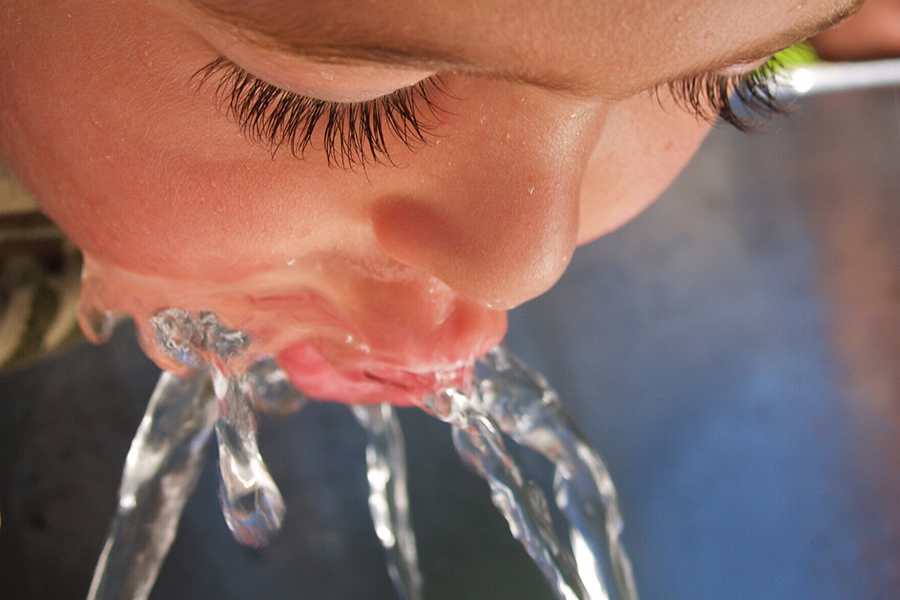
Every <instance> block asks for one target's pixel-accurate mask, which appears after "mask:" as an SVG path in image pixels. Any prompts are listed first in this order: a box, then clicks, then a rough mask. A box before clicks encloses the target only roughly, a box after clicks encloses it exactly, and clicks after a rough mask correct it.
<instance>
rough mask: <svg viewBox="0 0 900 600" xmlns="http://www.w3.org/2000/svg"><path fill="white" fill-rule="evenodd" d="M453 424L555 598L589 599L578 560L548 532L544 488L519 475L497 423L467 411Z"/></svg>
mask: <svg viewBox="0 0 900 600" xmlns="http://www.w3.org/2000/svg"><path fill="white" fill-rule="evenodd" d="M452 425H453V442H454V445H455V446H456V450H457V452H458V453H459V455H460V456H461V457H462V458H463V460H465V461H466V462H467V463H468V464H469V465H471V466H472V467H473V468H474V469H475V471H476V472H477V473H478V474H480V475H481V476H482V477H484V479H485V480H487V482H488V484H489V485H490V488H491V499H492V501H493V502H494V506H496V507H497V509H498V510H499V511H500V512H501V513H503V516H504V517H506V521H507V523H508V524H509V528H510V531H511V532H512V534H513V537H515V538H516V539H517V540H519V542H520V543H521V544H522V545H523V546H524V547H525V550H526V551H527V552H528V554H529V555H530V556H531V558H532V560H534V562H535V564H537V566H538V568H539V569H540V570H541V572H542V573H543V574H544V577H545V579H546V580H547V582H548V583H549V584H550V586H551V588H552V589H553V591H554V592H555V593H556V596H557V598H559V599H560V600H584V599H586V598H589V596H588V595H587V593H586V591H585V589H584V586H583V584H582V582H581V578H580V576H579V573H578V568H577V565H576V564H575V562H574V560H573V559H572V556H571V554H569V553H567V552H565V551H564V550H563V548H562V547H561V544H560V542H559V540H558V539H557V537H556V534H555V533H554V532H553V527H552V524H551V519H550V515H549V512H548V510H547V501H546V498H545V497H544V495H543V492H541V491H540V489H539V488H537V487H536V486H533V485H531V484H530V482H529V481H527V480H526V479H525V478H524V477H523V476H522V474H521V472H520V470H519V468H518V465H517V464H516V463H515V461H514V459H513V457H512V456H511V455H510V454H509V453H508V452H507V450H506V448H505V447H504V445H503V439H502V437H501V436H500V431H499V429H498V428H497V425H496V423H494V421H493V420H492V419H491V418H490V417H489V416H488V415H485V414H481V413H478V412H470V413H468V414H464V415H463V416H462V418H461V419H459V420H456V421H455V422H453V423H452Z"/></svg>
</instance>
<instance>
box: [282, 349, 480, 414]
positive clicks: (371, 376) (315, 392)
mask: <svg viewBox="0 0 900 600" xmlns="http://www.w3.org/2000/svg"><path fill="white" fill-rule="evenodd" d="M366 358H368V357H366ZM277 362H278V364H279V366H280V367H281V368H282V369H284V371H285V372H286V373H287V375H288V378H289V379H290V380H291V383H293V384H294V386H296V387H297V388H298V389H299V390H301V391H302V392H303V393H304V394H306V395H308V396H310V397H312V398H315V399H319V400H334V401H338V402H344V403H347V404H375V403H379V402H390V403H391V404H394V405H397V406H412V405H417V404H421V401H422V398H424V397H425V396H427V395H429V394H433V393H435V392H437V391H438V390H440V389H443V388H447V387H454V388H461V387H462V388H464V387H466V386H468V385H469V381H470V379H471V367H470V366H467V365H464V366H460V367H457V368H452V369H446V370H438V369H435V370H432V371H423V372H421V373H419V372H413V371H408V370H404V369H400V368H396V367H391V366H381V365H376V364H373V363H372V361H371V360H366V361H365V362H362V361H360V362H358V363H357V362H355V361H352V360H345V361H343V362H337V361H329V360H326V359H325V358H323V357H322V355H321V354H320V353H319V351H318V350H317V349H316V348H315V347H314V346H313V344H311V343H310V342H306V341H304V342H300V343H298V344H295V345H293V346H291V347H289V348H287V349H286V350H284V351H283V352H281V353H280V354H279V355H278V358H277Z"/></svg>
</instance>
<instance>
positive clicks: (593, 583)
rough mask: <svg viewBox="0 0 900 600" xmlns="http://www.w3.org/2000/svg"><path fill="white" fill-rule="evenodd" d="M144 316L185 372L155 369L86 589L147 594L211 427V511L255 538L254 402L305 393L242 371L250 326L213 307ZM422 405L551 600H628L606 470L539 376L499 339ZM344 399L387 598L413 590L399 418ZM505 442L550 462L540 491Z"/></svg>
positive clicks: (279, 505)
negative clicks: (478, 480)
mask: <svg viewBox="0 0 900 600" xmlns="http://www.w3.org/2000/svg"><path fill="white" fill-rule="evenodd" d="M151 325H152V327H153V330H154V331H155V332H156V334H157V338H158V339H157V342H158V344H159V346H160V347H161V348H162V349H163V350H164V352H166V354H168V355H169V356H170V357H172V358H173V359H175V360H177V361H178V362H180V363H181V364H183V365H185V366H188V367H190V368H192V369H194V370H195V371H194V376H193V377H191V378H188V379H178V378H176V377H175V376H173V375H171V374H169V373H166V372H164V373H163V374H162V376H161V377H160V380H159V383H158V384H157V387H156V390H155V391H154V393H153V396H152V397H151V399H150V403H149V405H148V407H147V411H146V414H145V416H144V419H143V420H142V422H141V425H140V427H139V429H138V432H137V434H136V435H135V438H134V440H133V441H132V446H131V449H130V451H129V453H128V457H127V459H126V463H125V469H124V473H123V476H122V483H121V487H120V489H119V505H118V511H117V513H116V515H115V517H114V519H113V522H112V525H111V528H110V533H109V536H108V538H107V542H106V545H105V547H104V549H103V552H102V555H101V557H100V560H99V562H98V564H97V568H96V570H95V573H94V580H93V582H92V585H91V589H90V592H89V595H88V600H113V599H116V600H144V599H145V598H147V597H148V596H149V594H150V591H151V589H152V587H153V583H154V581H155V579H156V576H157V573H158V571H159V568H160V566H161V564H162V561H163V559H164V558H165V556H166V554H167V552H168V550H169V546H170V545H171V543H172V540H173V539H174V537H175V532H176V530H177V527H178V521H179V519H180V516H181V512H182V510H183V507H184V504H185V502H186V501H187V499H188V497H189V496H190V495H191V493H192V492H193V490H194V488H195V486H196V482H197V478H198V476H199V472H200V469H201V468H202V464H203V459H204V456H205V449H206V447H207V446H208V444H207V442H208V439H209V437H210V435H211V432H212V431H213V430H214V431H215V433H216V440H217V448H218V457H219V473H220V501H221V505H222V512H223V514H224V516H225V522H226V523H227V524H228V527H229V528H230V529H231V531H232V533H233V535H234V537H235V538H236V539H237V540H238V541H239V542H241V543H243V544H248V545H252V546H260V545H264V544H266V543H267V542H268V541H269V540H271V539H272V538H273V536H275V535H276V534H277V533H278V530H279V528H280V526H281V522H282V519H283V517H284V501H283V500H282V497H281V493H280V492H279V491H278V487H277V486H276V485H275V482H274V481H273V480H272V477H271V476H270V475H269V472H268V470H267V469H266V466H265V462H264V461H263V458H262V456H261V455H260V453H259V449H258V447H257V430H256V410H264V411H266V412H269V413H273V414H286V413H289V412H292V411H295V410H299V409H300V408H302V406H304V405H305V404H306V401H307V400H306V398H305V397H304V396H303V395H302V394H300V393H299V392H297V391H296V390H295V389H294V388H293V387H292V386H291V385H290V383H289V382H288V380H287V377H286V376H285V375H284V373H283V372H281V371H280V370H279V369H278V367H277V366H276V365H275V363H274V362H273V361H272V360H270V359H264V360H261V361H258V362H256V363H255V364H253V365H252V366H251V367H250V368H249V369H247V368H241V367H240V365H242V364H243V362H242V361H240V360H234V359H236V358H239V357H241V356H242V354H243V353H244V351H245V350H246V348H247V347H248V346H249V344H250V343H251V340H250V338H249V336H247V335H246V334H244V333H242V332H239V331H233V330H229V329H228V328H226V327H224V326H223V325H222V324H221V323H220V322H219V320H218V319H217V318H216V316H215V315H213V314H212V313H208V312H207V313H203V312H201V313H191V312H187V311H181V310H176V309H168V310H165V311H161V312H160V313H157V315H155V316H154V317H153V318H152V319H151ZM234 365H239V366H238V367H235V366H234ZM421 408H423V409H424V410H426V411H427V412H429V413H431V414H433V415H434V416H436V417H438V418H440V419H442V420H444V421H446V422H448V423H450V425H451V428H452V432H453V441H454V444H455V447H456V449H457V452H458V453H459V455H460V456H461V457H462V459H463V460H464V461H465V462H466V463H467V464H468V465H470V466H471V467H472V468H473V469H474V470H475V471H476V472H477V473H479V474H480V475H481V476H482V477H484V478H485V480H486V481H487V482H488V484H489V486H490V489H491V497H492V500H493V502H494V504H495V505H496V506H497V508H498V509H499V510H500V511H501V512H502V513H503V515H504V516H505V517H506V520H507V522H508V523H509V526H510V530H511V532H512V534H513V535H514V536H515V537H516V539H518V540H519V541H520V542H521V543H522V544H523V546H524V547H525V548H526V550H527V551H528V553H529V554H530V555H531V557H532V559H534V561H535V563H536V564H537V565H538V567H539V568H540V570H541V571H542V573H543V574H544V576H545V578H546V579H547V582H548V584H549V585H550V586H551V588H552V589H553V591H554V592H555V594H556V596H557V597H558V598H559V599H560V600H636V599H637V593H636V591H635V586H634V581H633V577H632V574H631V567H630V564H629V561H628V557H627V555H626V554H625V551H624V549H623V547H622V545H621V542H620V540H619V536H620V532H621V529H622V519H621V516H620V512H619V507H618V503H617V500H616V493H615V488H614V487H613V484H612V480H611V479H610V477H609V474H608V472H607V470H606V468H605V466H604V465H603V462H602V461H601V460H600V458H599V456H597V453H596V452H595V451H594V450H593V449H592V448H591V447H590V446H589V445H588V444H587V442H586V441H585V440H584V438H583V437H582V436H581V435H580V434H579V433H578V431H577V430H576V428H575V427H574V426H573V424H572V423H571V421H570V420H569V419H568V417H567V416H566V415H565V413H564V412H563V410H562V406H561V404H560V402H559V399H558V397H557V395H556V393H555V392H554V391H553V390H552V389H551V388H550V387H549V385H547V383H546V381H545V380H544V379H543V378H542V377H541V376H539V375H537V374H535V373H534V372H532V371H530V370H529V369H528V368H527V367H525V365H523V364H522V363H521V362H519V361H518V360H517V359H516V358H515V357H513V356H512V355H511V354H510V353H509V352H508V351H506V350H505V349H504V348H502V347H498V348H495V349H494V350H493V351H491V352H490V353H488V354H487V355H486V356H484V357H482V358H481V359H479V361H478V363H477V365H476V369H475V379H474V386H473V389H472V390H466V391H465V393H464V392H463V391H461V390H455V389H446V390H444V391H442V392H441V393H438V394H435V395H434V396H430V397H428V398H425V399H424V400H423V403H422V406H421ZM352 410H353V413H354V415H355V416H356V418H357V420H358V421H359V423H360V424H361V425H362V426H363V428H364V429H365V430H366V432H367V436H368V437H367V446H366V464H367V478H368V483H369V490H370V492H369V508H370V511H371V515H372V521H373V524H374V526H375V532H376V534H377V536H378V539H379V540H380V541H381V543H382V545H383V546H384V549H385V553H386V557H387V569H388V572H389V574H390V576H391V578H392V580H393V582H394V585H395V587H396V589H397V592H398V595H399V596H400V598H402V599H403V600H422V599H423V598H424V592H423V589H424V585H423V579H422V575H421V572H420V571H419V566H418V555H417V552H416V543H415V535H414V531H413V528H412V524H411V518H410V510H411V507H410V506H409V498H408V494H407V479H406V477H407V476H406V457H405V450H404V444H403V434H402V431H401V429H400V423H399V420H398V419H397V415H396V413H395V411H394V409H393V407H391V406H390V405H387V404H385V405H375V406H358V407H353V409H352ZM509 443H513V444H519V445H521V446H523V447H526V448H530V449H531V450H533V451H535V452H537V453H538V454H540V455H541V456H543V457H544V458H545V459H546V460H547V461H549V464H551V465H552V466H553V470H554V477H553V483H552V489H550V490H547V492H549V497H550V500H549V501H548V494H547V493H545V491H543V490H542V489H541V488H540V487H539V486H538V485H537V484H535V482H534V476H533V474H532V473H530V472H529V469H530V468H531V467H529V466H528V463H521V462H520V461H517V460H516V458H515V456H514V453H511V452H510V451H509V450H508V444H509ZM551 507H553V508H554V509H555V510H551ZM553 514H559V515H562V522H554V518H553ZM557 520H558V519H557Z"/></svg>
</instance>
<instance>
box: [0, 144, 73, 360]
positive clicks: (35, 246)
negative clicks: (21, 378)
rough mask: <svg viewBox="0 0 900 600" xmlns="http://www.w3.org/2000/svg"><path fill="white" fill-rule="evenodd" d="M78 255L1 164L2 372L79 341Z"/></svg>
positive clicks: (69, 242) (0, 341) (0, 278)
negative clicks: (77, 317) (77, 313)
mask: <svg viewBox="0 0 900 600" xmlns="http://www.w3.org/2000/svg"><path fill="white" fill-rule="evenodd" d="M80 272H81V256H80V254H79V252H78V249H77V248H76V247H75V245H74V244H72V242H71V241H69V240H68V239H67V238H66V237H65V235H63V233H62V231H60V229H59V228H58V227H57V226H56V225H54V224H53V222H52V221H50V220H49V219H48V218H47V217H45V216H44V215H43V214H42V213H41V212H40V210H39V209H38V207H37V205H36V204H35V203H34V201H33V200H32V199H31V197H30V196H29V194H28V192H27V191H26V190H25V189H24V188H23V187H22V185H21V184H20V183H19V182H18V181H17V180H16V179H15V177H14V176H13V175H12V173H11V172H10V171H9V169H8V168H7V167H6V165H5V164H3V162H2V161H0V371H7V370H10V369H14V368H17V367H20V366H22V365H25V364H28V363H30V362H32V361H34V360H38V359H40V358H43V357H45V356H47V355H49V354H51V353H53V352H55V351H58V350H60V349H62V348H64V347H66V346H68V345H69V344H71V343H73V342H75V341H77V340H80V339H82V336H81V332H80V330H79V329H78V325H77V322H76V311H77V307H78V291H79V286H80Z"/></svg>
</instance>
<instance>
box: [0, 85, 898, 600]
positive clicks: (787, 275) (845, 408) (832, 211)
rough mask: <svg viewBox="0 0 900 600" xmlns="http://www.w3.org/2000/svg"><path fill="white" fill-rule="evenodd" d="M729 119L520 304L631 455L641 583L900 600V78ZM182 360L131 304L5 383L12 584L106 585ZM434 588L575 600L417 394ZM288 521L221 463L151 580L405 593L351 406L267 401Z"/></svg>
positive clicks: (633, 544)
mask: <svg viewBox="0 0 900 600" xmlns="http://www.w3.org/2000/svg"><path fill="white" fill-rule="evenodd" d="M774 129H776V130H777V131H775V132H773V133H767V134H762V135H751V136H746V135H743V134H739V133H736V132H733V131H730V130H726V129H721V130H717V131H714V132H713V133H712V135H710V137H709V138H708V140H707V141H706V142H705V144H704V145H703V147H702V149H701V151H700V153H699V154H698V155H697V157H696V158H695V159H694V161H693V162H692V163H691V165H690V166H689V168H688V169H687V170H686V171H685V172H684V173H683V174H682V176H681V177H680V178H679V179H678V181H677V182H676V184H675V185H674V186H673V188H672V189H671V190H669V192H667V193H666V194H665V195H664V197H663V198H662V199H660V200H659V202H657V203H656V204H655V205H654V206H653V207H651V208H650V209H649V210H648V211H647V212H646V213H644V214H643V215H641V216H640V217H639V218H638V219H636V220H635V221H634V222H632V223H631V224H629V225H627V226H626V227H624V228H622V229H621V230H619V231H617V232H615V233H613V234H611V235H609V236H608V237H606V238H604V239H602V240H600V241H599V242H596V243H594V244H592V245H589V246H587V247H585V248H582V249H580V250H579V251H578V252H577V253H576V256H575V259H574V261H573V263H572V265H571V267H570V268H569V270H568V272H567V273H566V275H565V276H564V277H563V279H562V280H561V281H560V282H559V284H558V285H557V286H556V287H555V288H554V289H553V290H552V291H550V292H549V293H548V294H546V295H545V296H543V297H541V298H539V299H537V300H534V301H532V302H530V303H528V304H527V305H525V306H522V307H521V308H519V309H517V310H516V311H514V312H513V313H512V315H511V318H510V334H509V337H508V344H509V346H510V347H511V348H512V350H513V351H514V352H516V353H517V354H519V355H520V356H521V357H522V358H523V359H524V360H525V361H526V362H528V363H529V364H531V365H532V366H533V367H535V368H537V369H538V370H540V371H542V372H543V373H544V374H545V375H546V376H547V378H548V379H549V380H550V382H551V383H552V384H553V385H554V386H555V387H556V388H557V389H558V390H559V392H560V395H561V396H562V398H563V400H564V402H565V403H566V404H567V406H568V408H569V410H570V412H571V413H572V414H573V415H574V416H575V418H576V422H578V423H579V424H580V426H581V427H582V428H583V429H584V431H585V433H586V434H587V435H588V437H589V438H590V439H591V440H592V441H593V442H594V443H595V445H596V447H597V448H598V449H599V450H600V452H601V454H602V455H603V456H604V458H605V460H606V461H607V464H608V467H609V469H610V471H611V473H612V475H613V477H614V479H615V481H616V483H617V486H618V489H619V494H620V499H621V502H622V506H623V512H624V517H625V522H626V525H625V534H624V541H625V543H626V545H627V548H628V550H629V552H630V554H631V558H632V562H633V565H634V571H635V575H636V578H637V583H638V588H639V590H640V594H641V598H643V599H644V600H682V599H683V600H723V599H728V600H744V599H747V600H750V599H753V600H764V599H771V600H788V599H790V600H804V599H809V600H847V599H850V598H852V599H864V600H877V599H889V598H897V597H898V596H900V436H898V426H900V424H898V415H900V198H898V197H900V90H898V89H886V90H881V91H868V92H847V93H840V94H834V95H828V96H821V97H816V98H809V99H805V100H803V101H802V102H800V103H799V104H798V106H797V109H796V112H795V114H794V115H793V116H792V117H790V118H788V119H786V120H782V121H780V122H779V123H778V125H777V127H775V128H774ZM157 374H158V373H157V371H156V369H155V367H153V366H152V364H150V363H149V361H147V359H146V358H144V357H143V355H142V354H141V353H140V351H139V350H138V349H137V347H136V345H135V342H134V339H133V332H132V330H131V329H130V327H129V326H125V327H122V328H120V330H119V331H118V333H117V335H116V336H115V337H114V339H113V340H112V342H110V343H109V344H107V345H106V346H103V347H88V346H83V347H80V348H77V349H75V350H74V351H71V352H69V353H66V354H64V355H60V356H58V357H56V358H54V359H52V360H50V361H47V362H46V363H44V364H42V365H40V366H38V367H32V368H29V369H26V370H23V371H19V372H16V373H12V374H7V375H4V376H3V377H2V378H0V398H2V400H0V513H2V519H3V520H2V528H0V599H3V600H18V599H52V600H57V599H60V600H62V599H70V598H71V599H81V598H84V597H85V595H86V593H87V588H88V585H89V582H90V576H91V572H92V569H93V565H94V562H95V561H96V558H97V555H98V554H99V551H100V548H101V546H102V543H103V539H104V536H105V532H106V526H107V524H108V522H109V518H110V516H111V515H112V511H113V507H114V504H115V491H116V488H117V486H118V477H119V473H120V471H121V467H122V463H123V461H124V456H125V452H126V451H127V447H128V443H129V441H130V438H131V436H132V434H133V433H134V430H135V428H136V426H137V423H138V421H139V419H140V416H141V414H142V412H143V407H144V404H145V403H146V400H147V399H148V397H149V394H150V391H151V390H152V388H153V385H154V382H155V379H156V376H157ZM402 420H403V425H404V427H405V431H406V433H407V437H408V439H407V444H408V452H409V456H410V469H411V498H412V503H413V516H414V520H415V526H416V529H417V534H418V540H419V546H420V554H421V557H422V562H423V571H424V573H425V576H426V580H427V588H426V595H427V598H429V600H435V599H448V600H449V599H454V600H466V599H481V598H489V599H491V600H503V599H509V600H514V599H515V600H521V599H523V598H528V599H531V598H535V599H538V598H550V596H549V593H548V592H547V591H546V589H545V588H544V587H543V583H542V580H541V578H540V575H539V574H538V573H537V571H536V569H535V568H534V567H533V566H532V565H531V564H530V561H529V560H528V558H527V557H526V556H525V555H524V553H523V552H522V551H521V550H520V549H519V547H518V545H517V544H516V543H515V542H514V541H512V540H511V539H510V537H509V534H508V530H507V529H506V526H505V523H504V522H503V521H502V519H501V517H500V516H499V514H498V513H496V511H494V510H493V508H492V507H491V505H490V501H489V499H488V493H487V487H486V485H485V484H483V483H482V482H481V481H480V480H479V479H478V478H476V477H474V476H472V475H471V474H469V473H468V472H467V471H466V470H465V469H464V468H463V467H462V465H461V464H460V463H459V460H458V459H457V458H456V456H455V454H454V453H453V450H452V446H451V444H450V440H449V434H448V431H447V429H446V427H445V426H444V425H443V424H441V423H438V422H437V421H435V420H433V419H431V418H429V417H426V416H425V415H423V414H421V413H419V412H417V411H412V410H410V411H403V414H402ZM261 445H262V451H263V454H264V456H265V457H266V458H267V461H268V462H269V465H270V467H271V470H272V472H273V475H274V478H275V480H276V481H277V482H278V483H279V485H280V487H281V489H282V492H283V493H284V496H285V498H286V501H287V503H288V509H289V511H290V512H289V516H288V518H287V520H286V522H285V528H284V531H283V533H282V535H281V536H280V537H279V538H278V539H277V540H276V542H275V543H274V544H273V545H272V546H270V547H269V548H266V549H263V550H250V549H246V548H242V547H240V546H238V545H237V543H235V542H233V541H232V540H231V538H230V534H229V533H228V532H227V530H226V528H225V525H224V523H223V520H222V517H221V514H220V512H219V509H218V503H217V500H216V483H215V478H214V473H213V470H212V467H213V466H214V465H213V464H212V463H210V464H208V465H207V469H206V471H205V472H204V475H203V478H202V480H201V484H200V488H199V489H198V492H197V493H196V494H195V496H194V497H193V499H192V500H191V501H190V503H189V505H188V507H187V510H186V514H185V518H184V520H183V522H182V526H181V529H180V532H179V536H178V538H177V540H176V542H175V544H174V546H173V549H172V553H171V555H170V556H169V559H168V560H167V562H166V564H165V565H164V567H163V570H162V573H161V575H160V579H159V582H158V584H157V586H156V589H155V590H154V593H153V596H152V598H154V599H156V600H169V599H181V598H184V599H194V600H198V599H206V598H216V599H232V598H233V599H235V600H237V599H248V598H254V599H255V598H265V599H267V600H269V599H271V600H279V599H282V598H284V599H287V598H292V599H319V598H321V599H329V600H342V599H363V600H380V599H391V598H394V597H395V596H394V593H393V590H392V587H391V584H390V581H389V579H388V577H387V574H386V571H385V567H384V559H383V554H382V551H381V549H380V546H379V545H378V542H377V539H376V538H375V535H374V533H373V531H372V526H371V521H370V518H369V514H368V508H367V505H366V484H365V470H364V462H363V461H364V459H363V450H364V445H365V439H364V435H363V433H362V431H361V430H360V429H359V428H358V426H357V425H356V423H355V421H354V420H353V419H352V418H351V416H350V415H349V412H348V411H347V410H346V409H345V408H344V407H341V406H336V405H331V404H315V405H313V406H311V407H309V408H307V409H306V410H304V411H303V412H301V413H300V414H298V415H296V416H293V417H290V418H287V419H283V420H278V421H275V420H269V419H265V420H264V421H263V423H262V432H261Z"/></svg>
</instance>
